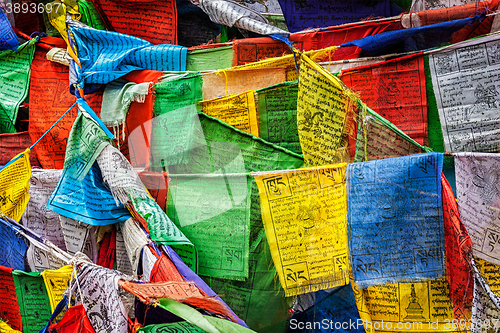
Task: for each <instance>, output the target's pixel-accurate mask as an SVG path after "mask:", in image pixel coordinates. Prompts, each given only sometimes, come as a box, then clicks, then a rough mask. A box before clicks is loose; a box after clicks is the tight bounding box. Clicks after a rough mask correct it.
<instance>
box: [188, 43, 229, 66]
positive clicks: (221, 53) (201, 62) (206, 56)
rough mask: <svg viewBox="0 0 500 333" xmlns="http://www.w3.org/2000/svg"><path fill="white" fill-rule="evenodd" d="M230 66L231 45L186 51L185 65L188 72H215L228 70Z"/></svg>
mask: <svg viewBox="0 0 500 333" xmlns="http://www.w3.org/2000/svg"><path fill="white" fill-rule="evenodd" d="M232 65H233V46H232V45H227V46H220V47H214V48H206V49H200V50H190V51H188V55H187V65H186V66H187V67H186V69H187V70H188V71H193V72H199V71H215V70H218V69H226V68H230V67H232Z"/></svg>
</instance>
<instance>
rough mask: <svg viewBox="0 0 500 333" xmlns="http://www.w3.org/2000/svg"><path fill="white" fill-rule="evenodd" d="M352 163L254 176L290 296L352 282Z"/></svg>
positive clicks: (268, 234)
mask: <svg viewBox="0 0 500 333" xmlns="http://www.w3.org/2000/svg"><path fill="white" fill-rule="evenodd" d="M346 165H347V164H346V163H341V164H337V165H331V166H326V167H321V168H311V169H297V170H287V171H269V172H258V173H254V174H253V175H254V177H255V181H256V183H257V186H258V188H259V195H260V200H261V212H262V221H263V223H264V229H265V232H266V237H267V240H268V242H269V247H270V250H271V256H272V258H273V261H274V265H275V266H276V270H277V272H278V276H279V278H280V282H281V285H282V286H283V289H284V290H285V295H286V296H293V295H298V294H304V293H309V292H314V291H318V290H323V289H328V288H333V287H337V286H343V285H346V284H348V283H349V273H348V269H349V262H348V256H347V196H346V183H345V173H346Z"/></svg>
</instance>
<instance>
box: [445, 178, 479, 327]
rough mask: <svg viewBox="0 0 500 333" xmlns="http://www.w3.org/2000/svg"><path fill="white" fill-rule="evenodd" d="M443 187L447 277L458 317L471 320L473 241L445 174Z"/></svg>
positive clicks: (454, 310) (456, 316) (454, 309)
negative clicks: (471, 258)
mask: <svg viewBox="0 0 500 333" xmlns="http://www.w3.org/2000/svg"><path fill="white" fill-rule="evenodd" d="M441 185H442V188H443V195H442V197H443V219H444V237H445V244H446V279H447V281H448V284H449V285H450V299H451V302H452V303H453V312H454V314H455V318H457V319H460V320H462V319H463V320H467V319H468V318H470V316H471V310H472V291H473V287H472V284H473V281H474V277H473V275H472V272H471V271H470V263H469V257H470V256H471V255H472V254H471V253H472V252H471V251H472V240H471V239H470V237H469V234H468V233H467V230H466V229H465V226H464V225H463V224H462V221H461V220H460V214H459V212H458V206H457V201H456V200H455V196H454V195H453V191H452V190H451V186H450V184H449V183H448V181H447V180H446V178H445V177H444V175H443V176H442V177H441Z"/></svg>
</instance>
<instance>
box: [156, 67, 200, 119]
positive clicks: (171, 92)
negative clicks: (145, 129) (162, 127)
mask: <svg viewBox="0 0 500 333" xmlns="http://www.w3.org/2000/svg"><path fill="white" fill-rule="evenodd" d="M202 89H203V78H202V76H201V74H198V73H184V74H170V75H167V77H165V79H164V81H163V82H159V83H157V84H156V85H155V86H154V90H155V93H156V97H155V105H154V116H155V117H157V116H160V115H162V114H165V113H166V112H169V111H172V110H176V109H180V108H183V107H185V106H189V105H193V104H196V103H198V102H199V101H201V100H203V90H202Z"/></svg>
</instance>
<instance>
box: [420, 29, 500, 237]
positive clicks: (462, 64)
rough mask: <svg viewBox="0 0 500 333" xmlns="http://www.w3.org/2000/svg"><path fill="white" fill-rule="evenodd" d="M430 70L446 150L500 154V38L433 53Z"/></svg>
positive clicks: (488, 37)
mask: <svg viewBox="0 0 500 333" xmlns="http://www.w3.org/2000/svg"><path fill="white" fill-rule="evenodd" d="M429 68H430V72H431V75H432V86H433V88H434V94H435V96H436V102H437V110H438V111H439V118H440V120H441V126H442V130H443V136H444V147H445V149H446V151H453V152H464V151H476V152H497V151H498V144H499V142H500V129H498V126H497V121H496V120H495V117H496V115H497V113H498V110H499V108H500V104H499V101H498V100H499V97H498V96H499V92H498V89H497V87H496V86H495V84H493V83H492V82H493V81H495V80H496V75H497V74H496V73H497V71H498V69H499V68H500V36H498V35H492V36H484V37H480V38H476V39H473V40H470V41H466V42H462V43H459V44H453V45H451V46H449V47H445V48H442V49H439V50H436V51H433V52H431V53H429ZM489 76H491V78H489ZM492 80H493V81H492ZM471 236H472V235H471Z"/></svg>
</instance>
